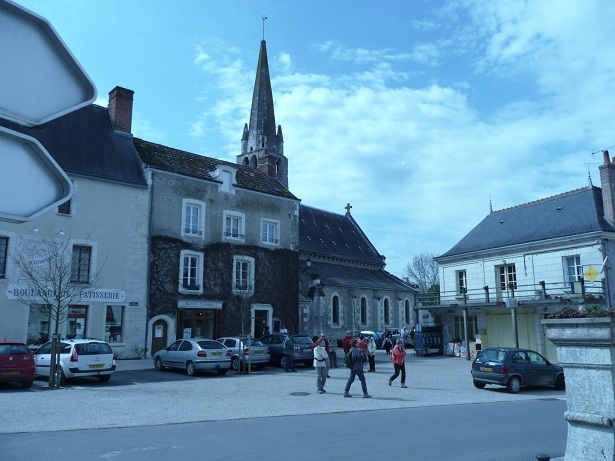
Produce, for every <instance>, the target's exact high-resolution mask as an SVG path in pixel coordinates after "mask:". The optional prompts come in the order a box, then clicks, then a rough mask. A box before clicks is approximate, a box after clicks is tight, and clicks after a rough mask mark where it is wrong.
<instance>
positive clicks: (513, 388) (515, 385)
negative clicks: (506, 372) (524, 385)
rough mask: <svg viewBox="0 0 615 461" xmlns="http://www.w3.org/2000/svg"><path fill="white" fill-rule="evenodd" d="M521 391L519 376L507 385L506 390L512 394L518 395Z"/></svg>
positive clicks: (511, 379) (514, 377)
mask: <svg viewBox="0 0 615 461" xmlns="http://www.w3.org/2000/svg"><path fill="white" fill-rule="evenodd" d="M519 389H521V380H520V379H519V377H517V376H513V377H512V378H510V379H509V380H508V383H507V384H506V390H507V391H508V392H510V393H511V394H516V393H517V392H519Z"/></svg>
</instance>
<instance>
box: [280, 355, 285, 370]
mask: <svg viewBox="0 0 615 461" xmlns="http://www.w3.org/2000/svg"><path fill="white" fill-rule="evenodd" d="M280 366H281V367H282V368H286V356H285V355H283V356H282V357H280Z"/></svg>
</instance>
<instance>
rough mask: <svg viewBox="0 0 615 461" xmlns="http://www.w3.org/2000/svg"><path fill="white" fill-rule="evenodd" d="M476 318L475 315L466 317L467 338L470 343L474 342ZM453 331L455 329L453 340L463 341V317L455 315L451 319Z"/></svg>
mask: <svg viewBox="0 0 615 461" xmlns="http://www.w3.org/2000/svg"><path fill="white" fill-rule="evenodd" d="M476 319H477V317H476V316H475V315H468V336H469V337H470V338H469V339H470V341H475V340H476V332H477V331H478V329H477V320H476ZM453 324H454V329H455V333H454V335H455V339H461V340H462V341H465V340H466V338H465V331H464V328H463V316H462V315H456V316H455V318H454V319H453Z"/></svg>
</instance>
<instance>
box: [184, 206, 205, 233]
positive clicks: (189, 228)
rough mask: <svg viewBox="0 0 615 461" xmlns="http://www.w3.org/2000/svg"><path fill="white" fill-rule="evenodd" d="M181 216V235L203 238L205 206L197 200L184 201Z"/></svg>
mask: <svg viewBox="0 0 615 461" xmlns="http://www.w3.org/2000/svg"><path fill="white" fill-rule="evenodd" d="M182 204H183V207H184V212H183V215H182V235H187V236H189V237H203V229H204V228H205V204H204V203H203V202H199V201H198V200H189V199H184V200H183V201H182Z"/></svg>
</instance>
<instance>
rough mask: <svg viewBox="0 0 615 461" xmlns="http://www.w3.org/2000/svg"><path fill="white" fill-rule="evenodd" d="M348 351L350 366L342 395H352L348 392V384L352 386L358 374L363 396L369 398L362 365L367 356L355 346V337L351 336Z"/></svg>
mask: <svg viewBox="0 0 615 461" xmlns="http://www.w3.org/2000/svg"><path fill="white" fill-rule="evenodd" d="M349 352H350V354H351V357H352V368H351V369H350V376H349V377H348V381H346V387H345V388H344V397H352V394H350V386H352V383H353V382H354V379H355V377H356V376H358V377H359V381H361V388H362V389H363V398H365V399H369V398H370V397H371V395H369V394H368V393H367V383H366V382H365V373H363V365H364V364H365V362H367V357H366V355H365V352H363V351H362V350H361V349H359V348H358V347H357V338H352V340H351V341H350V351H349Z"/></svg>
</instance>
